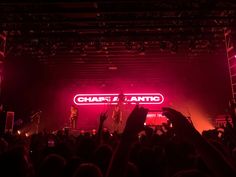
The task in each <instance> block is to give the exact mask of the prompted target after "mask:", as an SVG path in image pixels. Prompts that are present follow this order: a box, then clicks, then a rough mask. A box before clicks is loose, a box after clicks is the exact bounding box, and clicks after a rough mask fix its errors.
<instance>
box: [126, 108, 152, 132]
mask: <svg viewBox="0 0 236 177" xmlns="http://www.w3.org/2000/svg"><path fill="white" fill-rule="evenodd" d="M147 113H148V109H145V108H143V107H139V105H136V106H135V108H134V110H133V111H132V112H131V113H130V115H129V117H128V119H127V122H126V125H125V129H124V133H123V134H124V135H128V136H135V135H137V134H138V133H139V132H140V131H142V130H144V122H145V120H146V116H147Z"/></svg>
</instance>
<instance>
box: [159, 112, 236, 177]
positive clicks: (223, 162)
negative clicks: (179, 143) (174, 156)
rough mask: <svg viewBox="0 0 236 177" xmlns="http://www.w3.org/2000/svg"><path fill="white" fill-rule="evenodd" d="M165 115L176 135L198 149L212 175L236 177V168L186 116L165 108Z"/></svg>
mask: <svg viewBox="0 0 236 177" xmlns="http://www.w3.org/2000/svg"><path fill="white" fill-rule="evenodd" d="M163 114H164V115H165V116H166V117H167V118H168V119H169V120H170V121H171V122H172V124H173V128H174V131H175V133H176V135H177V136H179V137H181V138H183V139H185V140H186V141H187V142H189V143H191V144H193V145H194V146H195V147H196V149H197V151H198V152H199V153H200V155H201V157H202V159H203V160H204V162H205V163H206V165H207V167H208V168H209V170H211V172H212V174H214V175H215V176H217V177H226V176H227V177H228V176H229V177H233V176H236V169H235V167H233V165H232V164H231V163H230V162H229V161H227V159H226V158H225V157H224V156H223V154H222V153H221V152H219V151H218V150H217V149H216V148H215V147H214V146H212V145H211V144H210V143H208V142H207V141H206V140H205V139H204V138H203V137H202V136H201V135H200V134H199V133H198V131H197V130H196V129H195V128H194V127H193V125H192V124H191V123H190V122H189V121H188V120H187V118H186V117H185V116H183V115H182V114H181V113H180V112H178V111H176V110H174V109H171V108H163Z"/></svg>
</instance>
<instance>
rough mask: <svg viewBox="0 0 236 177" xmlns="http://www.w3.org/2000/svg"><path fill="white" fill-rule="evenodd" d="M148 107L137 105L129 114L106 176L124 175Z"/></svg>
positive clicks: (142, 126)
mask: <svg viewBox="0 0 236 177" xmlns="http://www.w3.org/2000/svg"><path fill="white" fill-rule="evenodd" d="M147 112H148V111H147V109H144V108H139V107H138V106H136V107H135V108H134V110H133V111H132V112H131V114H130V115H129V117H128V119H127V122H126V125H125V129H124V132H123V134H122V138H121V141H120V143H119V145H118V147H117V149H116V150H115V152H114V153H113V157H112V160H111V162H110V165H109V168H108V171H107V175H106V177H124V176H125V174H126V170H127V165H128V159H129V151H130V147H131V145H132V144H133V142H134V141H135V140H136V138H137V137H138V133H139V132H140V131H141V130H143V128H144V122H145V119H146V115H147Z"/></svg>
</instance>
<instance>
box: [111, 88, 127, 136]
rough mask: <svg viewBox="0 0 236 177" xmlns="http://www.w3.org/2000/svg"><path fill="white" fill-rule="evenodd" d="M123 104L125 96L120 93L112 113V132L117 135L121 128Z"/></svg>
mask: <svg viewBox="0 0 236 177" xmlns="http://www.w3.org/2000/svg"><path fill="white" fill-rule="evenodd" d="M124 102H125V95H124V94H123V93H122V92H121V93H120V94H119V95H118V103H117V105H116V106H115V108H114V110H113V112H112V119H113V130H114V132H117V133H119V132H120V130H121V127H122V121H123V104H124Z"/></svg>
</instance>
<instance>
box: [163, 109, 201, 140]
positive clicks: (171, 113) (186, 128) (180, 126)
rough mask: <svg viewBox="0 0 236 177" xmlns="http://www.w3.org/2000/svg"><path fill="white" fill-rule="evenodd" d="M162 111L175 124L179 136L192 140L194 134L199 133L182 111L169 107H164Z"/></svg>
mask: <svg viewBox="0 0 236 177" xmlns="http://www.w3.org/2000/svg"><path fill="white" fill-rule="evenodd" d="M162 111H163V114H164V115H165V116H166V117H167V118H168V119H169V120H170V121H171V123H172V124H173V128H174V131H175V133H176V134H177V135H178V136H180V137H182V138H183V139H186V140H192V138H193V136H194V135H196V134H198V132H197V130H196V129H195V128H194V127H193V125H192V123H191V122H190V121H189V120H188V118H187V117H185V116H184V115H183V114H182V113H180V112H178V111H176V110H174V109H172V108H167V107H164V108H162Z"/></svg>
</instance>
